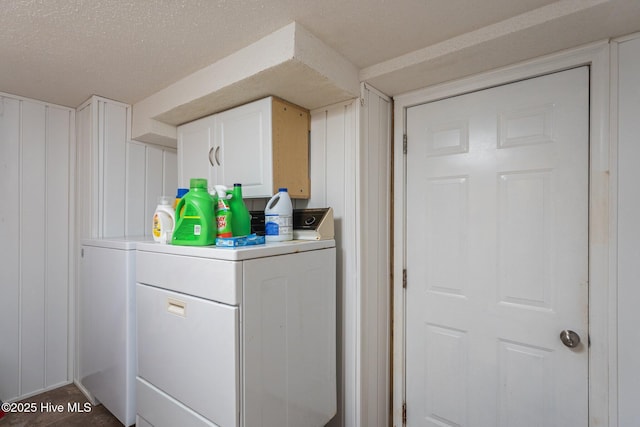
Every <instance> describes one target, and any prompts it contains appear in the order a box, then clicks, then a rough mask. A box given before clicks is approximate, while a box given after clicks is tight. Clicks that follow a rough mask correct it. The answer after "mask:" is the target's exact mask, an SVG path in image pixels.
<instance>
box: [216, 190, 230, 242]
mask: <svg viewBox="0 0 640 427" xmlns="http://www.w3.org/2000/svg"><path fill="white" fill-rule="evenodd" d="M214 188H215V190H216V193H217V194H218V206H217V208H216V223H217V226H218V237H223V238H226V237H233V229H232V228H231V217H232V213H231V207H230V206H229V199H230V198H231V197H232V195H231V194H227V187H225V186H224V185H216V186H215V187H214Z"/></svg>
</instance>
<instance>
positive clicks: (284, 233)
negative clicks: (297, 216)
mask: <svg viewBox="0 0 640 427" xmlns="http://www.w3.org/2000/svg"><path fill="white" fill-rule="evenodd" d="M264 231H265V236H264V237H265V240H266V241H267V242H282V241H284V240H292V239H293V205H292V204H291V198H290V197H289V193H288V192H287V189H286V188H280V189H278V194H276V195H274V196H273V197H272V198H271V199H269V201H268V202H267V207H266V208H265V210H264Z"/></svg>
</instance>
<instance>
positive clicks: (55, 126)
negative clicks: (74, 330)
mask: <svg viewBox="0 0 640 427" xmlns="http://www.w3.org/2000/svg"><path fill="white" fill-rule="evenodd" d="M74 120H75V112H74V111H73V110H71V109H68V108H65V107H59V106H55V105H50V104H45V103H42V102H37V101H32V100H28V99H24V98H20V97H15V96H12V95H7V94H1V93H0V194H2V203H0V241H1V242H2V243H1V244H0V399H2V400H4V401H7V400H11V399H14V398H16V397H24V396H28V395H32V394H35V393H37V392H39V391H41V390H44V389H49V388H53V387H56V386H58V385H61V384H64V383H66V382H68V381H69V368H68V367H69V362H68V355H69V339H68V337H69V335H68V327H69V291H70V278H71V263H70V259H71V248H72V245H71V238H70V235H71V234H70V231H71V227H72V226H71V223H70V213H71V211H72V189H73V186H72V181H71V176H72V175H71V173H72V165H73V157H72V156H73V149H72V147H73V141H74V127H75V126H74Z"/></svg>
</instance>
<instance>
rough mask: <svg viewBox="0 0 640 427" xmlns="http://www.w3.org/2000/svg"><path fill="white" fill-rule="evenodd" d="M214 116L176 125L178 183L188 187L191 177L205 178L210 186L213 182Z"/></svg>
mask: <svg viewBox="0 0 640 427" xmlns="http://www.w3.org/2000/svg"><path fill="white" fill-rule="evenodd" d="M215 122H216V116H209V117H204V118H202V119H200V120H196V121H194V122H191V123H187V124H186V125H182V126H179V127H178V185H179V186H180V187H182V188H189V180H190V179H191V178H207V180H208V185H209V187H210V188H211V187H212V186H213V184H214V182H215V173H216V168H215V167H214V165H215V164H216V154H217V155H218V156H219V155H220V153H219V152H218V153H216V150H215V147H214V144H213V132H214V129H215Z"/></svg>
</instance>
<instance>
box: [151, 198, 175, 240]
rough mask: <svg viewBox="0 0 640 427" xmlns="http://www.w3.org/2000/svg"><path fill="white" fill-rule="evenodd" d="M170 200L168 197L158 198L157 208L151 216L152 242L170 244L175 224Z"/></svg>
mask: <svg viewBox="0 0 640 427" xmlns="http://www.w3.org/2000/svg"><path fill="white" fill-rule="evenodd" d="M172 201H173V200H172V199H171V198H170V197H168V196H160V197H159V198H158V206H157V207H156V211H155V213H154V214H153V230H152V234H153V240H155V241H156V242H158V243H171V238H172V237H173V236H172V235H173V228H174V224H175V212H174V210H173V206H172V205H171V204H172Z"/></svg>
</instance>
